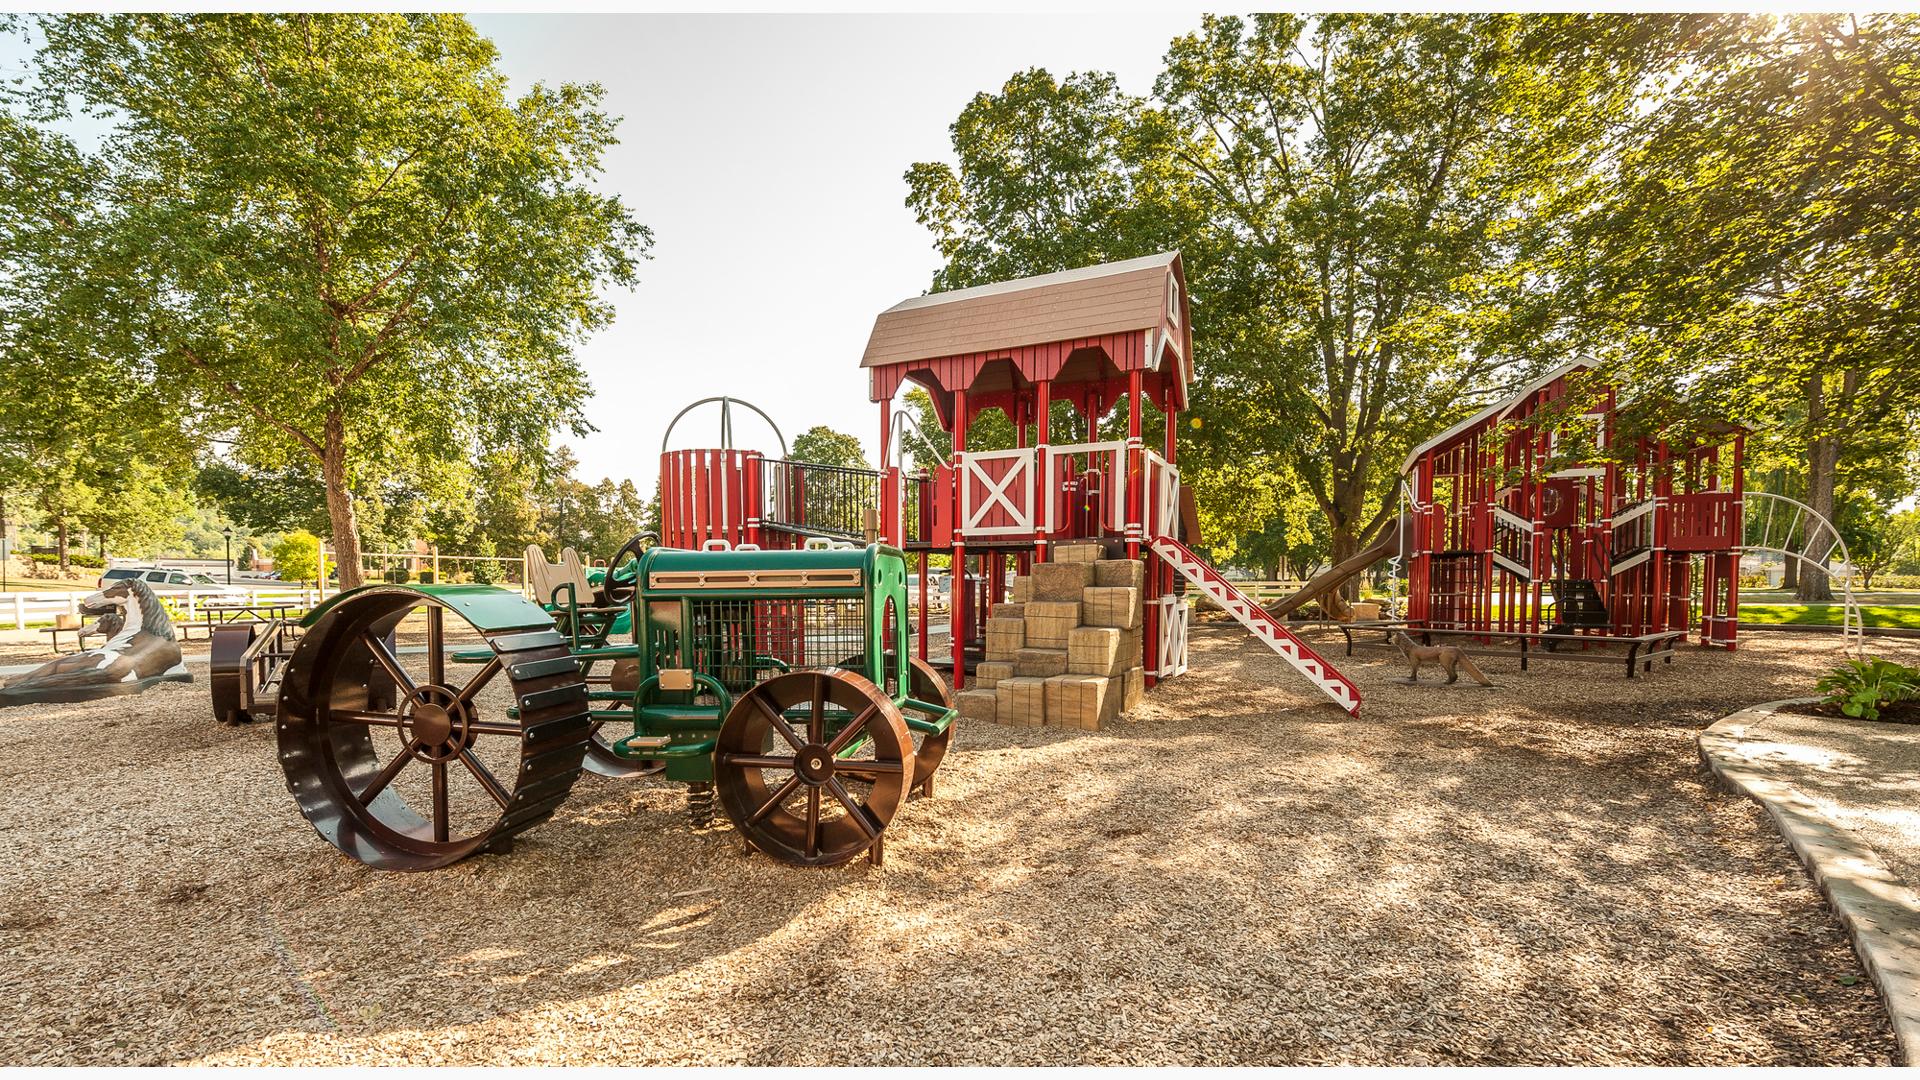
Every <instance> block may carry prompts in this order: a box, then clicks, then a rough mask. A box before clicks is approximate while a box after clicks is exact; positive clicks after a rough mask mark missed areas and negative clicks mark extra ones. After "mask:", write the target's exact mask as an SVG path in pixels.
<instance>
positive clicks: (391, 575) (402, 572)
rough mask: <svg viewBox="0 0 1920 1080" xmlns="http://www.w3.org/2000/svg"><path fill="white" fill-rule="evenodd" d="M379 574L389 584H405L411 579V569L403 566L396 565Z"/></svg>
mask: <svg viewBox="0 0 1920 1080" xmlns="http://www.w3.org/2000/svg"><path fill="white" fill-rule="evenodd" d="M380 576H381V577H382V578H383V579H385V580H386V582H387V583H388V584H390V585H405V584H406V583H407V582H409V581H411V580H413V571H411V570H408V569H407V568H406V567H404V566H396V567H394V568H393V569H391V570H389V571H387V572H386V573H384V574H382V575H380Z"/></svg>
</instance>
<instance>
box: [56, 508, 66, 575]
mask: <svg viewBox="0 0 1920 1080" xmlns="http://www.w3.org/2000/svg"><path fill="white" fill-rule="evenodd" d="M58 543H59V545H60V572H61V573H63V574H64V573H66V572H67V519H65V518H61V519H60V539H59V541H58Z"/></svg>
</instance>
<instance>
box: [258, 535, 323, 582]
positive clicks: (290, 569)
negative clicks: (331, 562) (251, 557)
mask: <svg viewBox="0 0 1920 1080" xmlns="http://www.w3.org/2000/svg"><path fill="white" fill-rule="evenodd" d="M267 557H268V558H270V559H272V560H273V569H274V572H275V573H278V574H279V575H280V580H281V581H313V580H315V579H317V578H319V576H320V538H319V537H317V536H315V535H313V534H312V533H310V532H308V531H307V530H305V529H295V530H293V531H292V532H290V533H288V534H286V535H285V536H283V537H281V538H280V541H279V542H278V543H276V544H274V545H273V548H272V550H271V551H269V552H268V553H267Z"/></svg>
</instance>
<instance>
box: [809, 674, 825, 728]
mask: <svg viewBox="0 0 1920 1080" xmlns="http://www.w3.org/2000/svg"><path fill="white" fill-rule="evenodd" d="M826 714H827V677H826V676H825V675H818V674H816V675H815V676H814V677H813V715H812V716H809V717H807V741H808V742H811V743H817V742H819V741H821V739H822V738H823V737H824V734H823V733H824V731H825V728H826V720H827V715H826Z"/></svg>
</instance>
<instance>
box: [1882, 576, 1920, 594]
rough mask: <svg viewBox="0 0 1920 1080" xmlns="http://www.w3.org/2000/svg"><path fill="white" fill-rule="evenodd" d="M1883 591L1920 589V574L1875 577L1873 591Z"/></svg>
mask: <svg viewBox="0 0 1920 1080" xmlns="http://www.w3.org/2000/svg"><path fill="white" fill-rule="evenodd" d="M1882 589H1920V574H1875V575H1873V591H1874V592H1879V591H1881V590H1882Z"/></svg>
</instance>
